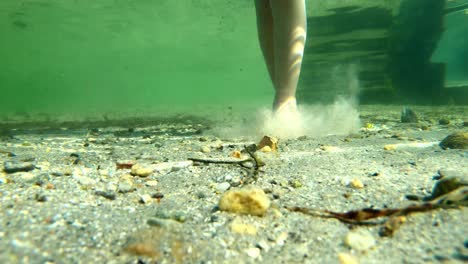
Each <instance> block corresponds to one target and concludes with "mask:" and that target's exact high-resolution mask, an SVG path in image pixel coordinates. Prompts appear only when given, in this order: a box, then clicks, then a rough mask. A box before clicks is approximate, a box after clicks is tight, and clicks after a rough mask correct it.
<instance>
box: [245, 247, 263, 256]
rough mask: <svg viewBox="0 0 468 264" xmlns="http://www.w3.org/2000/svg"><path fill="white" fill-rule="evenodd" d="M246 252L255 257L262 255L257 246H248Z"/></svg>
mask: <svg viewBox="0 0 468 264" xmlns="http://www.w3.org/2000/svg"><path fill="white" fill-rule="evenodd" d="M245 253H247V255H248V256H249V257H251V258H253V259H256V258H258V257H260V249H259V248H257V247H252V248H248V249H246V250H245Z"/></svg>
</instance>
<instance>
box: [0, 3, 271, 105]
mask: <svg viewBox="0 0 468 264" xmlns="http://www.w3.org/2000/svg"><path fill="white" fill-rule="evenodd" d="M0 32H1V41H0V58H1V63H0V85H1V88H0V89H1V91H2V93H1V96H0V111H1V112H30V111H32V112H46V113H47V112H48V113H63V112H65V113H68V112H72V113H73V112H75V113H80V112H89V111H98V112H99V111H114V110H115V111H127V110H128V111H133V110H134V109H148V110H149V111H151V109H153V108H158V107H160V106H166V107H171V108H177V107H182V106H195V105H197V106H199V105H204V104H210V105H212V104H215V105H236V104H247V103H252V102H258V103H260V104H266V103H269V101H270V100H271V97H272V96H273V95H272V88H271V87H270V83H269V80H268V75H267V73H266V69H265V67H264V63H263V60H262V56H261V52H260V49H259V47H258V41H257V33H256V24H255V13H254V5H253V3H252V1H250V0H236V1H195V0H193V1H187V0H184V1H174V0H158V1H150V0H134V1H132V0H126V1H123V0H99V1H96V0H83V1H81V0H80V1H77V0H3V1H1V2H0Z"/></svg>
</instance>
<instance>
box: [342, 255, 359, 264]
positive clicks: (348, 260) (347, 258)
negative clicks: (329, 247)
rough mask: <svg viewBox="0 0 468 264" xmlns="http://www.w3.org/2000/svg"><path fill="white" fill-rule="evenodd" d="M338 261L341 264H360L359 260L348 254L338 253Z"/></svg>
mask: <svg viewBox="0 0 468 264" xmlns="http://www.w3.org/2000/svg"><path fill="white" fill-rule="evenodd" d="M338 261H339V262H340V264H359V261H357V259H356V258H355V257H354V256H353V255H351V254H348V253H343V252H341V253H338Z"/></svg>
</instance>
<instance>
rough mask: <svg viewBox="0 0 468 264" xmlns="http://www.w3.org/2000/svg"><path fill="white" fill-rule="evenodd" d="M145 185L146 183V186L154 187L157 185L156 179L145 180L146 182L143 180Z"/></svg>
mask: <svg viewBox="0 0 468 264" xmlns="http://www.w3.org/2000/svg"><path fill="white" fill-rule="evenodd" d="M145 185H146V186H149V187H155V186H157V185H158V181H156V180H153V181H147V182H145Z"/></svg>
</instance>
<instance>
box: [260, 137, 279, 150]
mask: <svg viewBox="0 0 468 264" xmlns="http://www.w3.org/2000/svg"><path fill="white" fill-rule="evenodd" d="M265 146H268V147H270V149H271V151H276V150H277V149H278V139H277V138H274V137H270V136H264V137H263V138H262V140H260V142H259V143H258V145H257V150H260V149H262V148H263V147H265Z"/></svg>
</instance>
